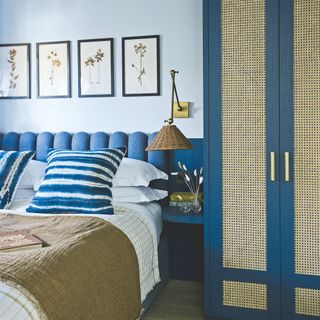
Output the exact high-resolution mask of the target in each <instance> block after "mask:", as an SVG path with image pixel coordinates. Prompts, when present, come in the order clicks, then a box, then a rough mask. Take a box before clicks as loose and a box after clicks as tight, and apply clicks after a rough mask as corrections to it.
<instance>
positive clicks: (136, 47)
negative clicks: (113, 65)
mask: <svg viewBox="0 0 320 320" xmlns="http://www.w3.org/2000/svg"><path fill="white" fill-rule="evenodd" d="M159 42H160V37H159V36H158V35H154V36H143V37H127V38H122V94H123V96H159V95H160V48H159Z"/></svg>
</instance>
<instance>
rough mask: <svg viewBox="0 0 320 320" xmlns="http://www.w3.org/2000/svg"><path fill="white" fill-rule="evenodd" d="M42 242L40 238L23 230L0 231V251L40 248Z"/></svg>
mask: <svg viewBox="0 0 320 320" xmlns="http://www.w3.org/2000/svg"><path fill="white" fill-rule="evenodd" d="M43 244H44V242H42V241H41V240H40V239H38V238H36V237H35V236H34V235H32V234H31V233H29V232H27V231H24V230H20V231H19V230H18V231H15V232H2V233H1V232H0V253H1V252H13V251H20V250H30V249H36V248H42V246H43Z"/></svg>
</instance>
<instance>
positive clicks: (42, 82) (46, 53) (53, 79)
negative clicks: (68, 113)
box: [37, 41, 71, 98]
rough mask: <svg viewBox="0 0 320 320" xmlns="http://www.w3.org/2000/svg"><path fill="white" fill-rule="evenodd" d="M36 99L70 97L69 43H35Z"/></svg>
mask: <svg viewBox="0 0 320 320" xmlns="http://www.w3.org/2000/svg"><path fill="white" fill-rule="evenodd" d="M37 67H38V68H37V69H38V70H37V71H38V72H37V80H38V83H37V85H38V98H68V97H70V96H71V79H70V41H60V42H42V43H37Z"/></svg>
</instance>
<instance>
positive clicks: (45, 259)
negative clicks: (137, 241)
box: [0, 214, 140, 320]
mask: <svg viewBox="0 0 320 320" xmlns="http://www.w3.org/2000/svg"><path fill="white" fill-rule="evenodd" d="M17 229H18V230H28V231H30V232H31V233H32V234H34V235H35V236H37V237H39V238H40V239H42V240H43V241H44V242H45V243H47V244H48V246H47V247H44V248H41V249H34V250H26V251H17V252H12V253H0V280H1V281H3V282H7V283H8V284H10V285H11V286H16V287H17V288H18V289H19V290H20V291H22V292H23V293H24V294H25V295H26V296H27V297H29V298H30V301H34V304H35V308H36V309H37V311H38V313H39V314H41V315H42V317H41V318H43V319H48V320H56V319H70V320H73V319H79V320H82V319H86V320H90V319H92V320H96V319H113V320H134V319H137V318H138V316H139V312H140V286H139V269H138V261H137V256H136V253H135V250H134V247H133V245H132V244H131V242H130V240H129V239H128V238H127V236H126V235H125V234H124V233H123V232H122V231H121V230H119V229H118V228H116V227H115V226H113V225H112V224H111V223H109V222H106V221H103V220H101V219H99V218H94V217H88V216H84V217H74V216H72V217H71V216H69V217H68V216H58V217H56V216H55V217H52V216H49V217H37V216H32V217H28V216H20V215H14V214H5V215H2V216H0V231H1V232H2V231H4V232H7V231H12V230H17Z"/></svg>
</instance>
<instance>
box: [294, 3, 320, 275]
mask: <svg viewBox="0 0 320 320" xmlns="http://www.w3.org/2000/svg"><path fill="white" fill-rule="evenodd" d="M319 21H320V1H319V0H317V1H305V0H295V1H294V189H295V191H294V210H295V271H296V273H298V274H310V275H320V231H319V230H320V41H319V40H320V28H319Z"/></svg>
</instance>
